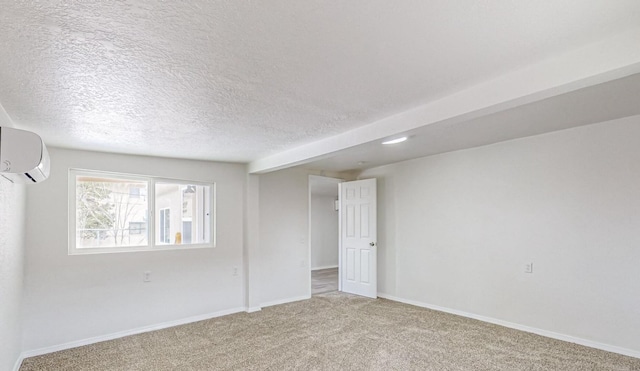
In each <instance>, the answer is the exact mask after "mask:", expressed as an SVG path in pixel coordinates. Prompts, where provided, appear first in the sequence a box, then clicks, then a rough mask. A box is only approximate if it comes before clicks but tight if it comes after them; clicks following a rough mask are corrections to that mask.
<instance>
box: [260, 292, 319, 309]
mask: <svg viewBox="0 0 640 371" xmlns="http://www.w3.org/2000/svg"><path fill="white" fill-rule="evenodd" d="M308 299H311V295H303V296H296V297H293V298H287V299H280V300H274V301H269V302H266V303H262V304H260V307H262V308H266V307H272V306H274V305H280V304H287V303H293V302H294V301H301V300H308Z"/></svg>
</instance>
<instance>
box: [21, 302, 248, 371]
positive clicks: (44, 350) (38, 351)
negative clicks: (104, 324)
mask: <svg viewBox="0 0 640 371" xmlns="http://www.w3.org/2000/svg"><path fill="white" fill-rule="evenodd" d="M246 310H247V308H245V307H239V308H232V309H225V310H221V311H218V312H213V313H207V314H202V315H198V316H192V317H187V318H183V319H179V320H175V321H169V322H163V323H159V324H156V325H150V326H144V327H138V328H134V329H131V330H125V331H119V332H114V333H112V334H107V335H100V336H95V337H91V338H87V339H83V340H76V341H71V342H68V343H64V344H59V345H53V346H50V347H44V348H39V349H34V350H28V351H24V352H22V354H20V359H19V361H20V363H22V360H24V359H25V358H29V357H35V356H39V355H43V354H48V353H53V352H57V351H60V350H65V349H71V348H77V347H80V346H83V345H89V344H95V343H99V342H102V341H107V340H113V339H119V338H122V337H125V336H131V335H137V334H142V333H145V332H150V331H156V330H162V329H165V328H169V327H174V326H179V325H186V324H188V323H192V322H198V321H204V320H207V319H211V318H216V317H222V316H226V315H229V314H234V313H240V312H245V311H246ZM16 371H17V369H16Z"/></svg>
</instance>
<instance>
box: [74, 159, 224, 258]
mask: <svg viewBox="0 0 640 371" xmlns="http://www.w3.org/2000/svg"><path fill="white" fill-rule="evenodd" d="M69 179H70V192H72V193H73V194H74V197H72V198H70V202H72V204H71V205H70V209H71V210H75V213H74V214H75V215H74V216H75V218H73V219H72V218H71V217H70V228H71V236H74V237H75V238H73V239H72V240H71V241H70V249H69V251H70V253H84V252H114V251H138V250H146V249H154V248H182V247H187V246H194V247H211V246H213V242H215V240H214V236H213V231H214V230H215V229H214V228H213V222H214V215H213V210H214V208H213V202H214V201H215V200H214V198H213V197H214V184H213V183H199V182H190V181H182V180H171V179H161V178H153V177H144V176H137V175H126V174H111V173H102V172H97V171H86V170H70V177H69ZM71 200H73V201H71Z"/></svg>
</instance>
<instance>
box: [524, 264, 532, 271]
mask: <svg viewBox="0 0 640 371" xmlns="http://www.w3.org/2000/svg"><path fill="white" fill-rule="evenodd" d="M524 273H533V263H527V264H525V265H524Z"/></svg>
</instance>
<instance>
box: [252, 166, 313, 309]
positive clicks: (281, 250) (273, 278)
mask: <svg viewBox="0 0 640 371" xmlns="http://www.w3.org/2000/svg"><path fill="white" fill-rule="evenodd" d="M308 179H309V176H308V173H307V172H306V171H304V170H302V169H288V170H281V171H276V172H273V173H269V174H263V175H260V254H259V259H260V287H259V292H260V304H261V305H270V304H273V303H278V302H286V301H290V300H292V299H301V298H304V297H309V296H310V295H311V286H310V284H311V283H310V275H309V206H308V205H309V190H308V189H309V188H308V185H309V180H308Z"/></svg>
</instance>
